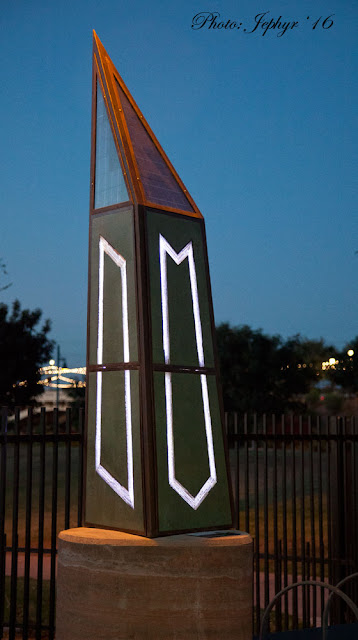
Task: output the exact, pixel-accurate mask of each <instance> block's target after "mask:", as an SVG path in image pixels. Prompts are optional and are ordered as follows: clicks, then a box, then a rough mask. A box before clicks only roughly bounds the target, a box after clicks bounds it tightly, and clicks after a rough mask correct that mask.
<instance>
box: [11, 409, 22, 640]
mask: <svg viewBox="0 0 358 640" xmlns="http://www.w3.org/2000/svg"><path fill="white" fill-rule="evenodd" d="M19 422H20V410H19V408H18V407H17V408H16V409H15V423H14V436H15V442H14V465H13V492H12V535H11V546H12V551H11V594H10V621H9V640H15V633H16V605H17V560H18V544H19V541H18V518H19V462H20V452H19V449H20V442H19V428H20V427H19Z"/></svg>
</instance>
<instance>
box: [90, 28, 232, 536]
mask: <svg viewBox="0 0 358 640" xmlns="http://www.w3.org/2000/svg"><path fill="white" fill-rule="evenodd" d="M115 81H117V82H118V83H119V85H120V87H121V90H122V91H123V92H124V93H125V96H126V98H127V99H128V100H129V102H130V104H131V106H132V108H133V109H134V110H135V113H136V115H137V116H138V118H140V120H141V122H142V123H143V126H144V127H145V130H146V132H147V134H148V135H149V136H150V139H151V141H152V142H153V144H154V145H155V147H156V149H157V151H158V152H159V153H160V155H161V158H162V159H163V160H164V162H165V164H166V166H167V167H168V169H169V170H170V172H171V174H172V176H173V177H174V178H175V180H176V183H177V184H178V185H179V187H180V189H181V190H182V191H183V193H184V194H185V197H186V199H187V200H188V203H189V204H190V206H191V207H192V211H186V210H182V209H176V208H173V207H166V206H163V205H161V204H157V203H153V202H149V201H147V200H146V197H145V191H144V188H143V185H142V182H141V178H140V173H139V170H138V166H137V162H136V158H135V154H134V149H133V145H132V143H131V139H130V134H129V130H128V128H127V124H126V121H125V117H124V114H123V110H122V105H121V104H120V100H119V94H118V92H117V90H116V88H115V86H114V85H115ZM92 82H93V85H92V127H91V188H90V230H89V279H88V315H87V318H88V319H87V392H86V430H85V455H84V501H83V504H84V505H85V504H86V475H87V469H86V467H87V424H88V404H89V403H88V388H89V385H88V380H89V374H90V373H95V372H99V371H123V370H137V371H138V372H139V399H140V441H141V468H142V496H143V523H144V527H143V530H133V529H130V528H125V527H120V530H122V531H126V532H128V533H133V534H139V535H144V536H147V537H156V536H158V535H161V536H162V535H172V534H178V533H185V532H188V531H193V532H194V531H202V530H203V528H202V527H198V528H190V529H188V528H185V527H183V528H182V529H176V530H170V531H160V530H159V515H158V478H157V452H156V433H155V425H156V418H155V402H154V372H160V371H161V372H165V371H170V372H173V373H175V372H178V373H191V374H193V375H198V374H205V375H210V377H211V378H213V379H214V378H215V384H216V388H217V391H218V397H219V410H220V415H221V426H222V438H223V442H224V450H225V460H226V471H227V482H228V492H229V501H230V509H231V520H230V521H229V522H225V523H221V524H220V525H213V526H210V527H205V530H208V531H209V530H217V529H228V528H231V527H232V526H233V497H232V493H231V481H230V478H229V468H228V451H227V445H226V436H225V433H224V420H223V407H222V401H221V390H220V381H219V375H218V356H217V351H216V344H215V339H213V349H214V366H209V367H207V366H205V367H199V366H186V365H180V364H179V365H178V364H177V365H165V364H163V363H158V362H153V353H152V314H151V298H150V274H149V247H148V234H147V216H148V214H150V211H154V212H155V211H156V212H160V211H163V213H164V212H165V213H166V214H167V215H169V216H173V217H174V218H178V217H179V218H180V219H183V217H184V218H186V219H187V220H188V221H194V220H195V222H196V223H197V224H199V226H200V232H201V238H202V244H203V251H204V271H205V281H206V288H207V294H208V303H209V316H210V328H211V335H212V337H214V335H215V324H214V315H213V307H212V299H211V287H210V275H209V265H208V258H207V248H206V237H205V223H204V219H203V216H202V214H201V213H200V211H199V209H198V208H197V206H196V204H195V202H194V201H193V199H192V198H191V196H190V195H189V194H188V192H187V190H186V189H185V186H184V184H183V183H182V181H181V180H180V178H179V176H178V174H177V173H176V171H175V169H174V167H173V166H172V164H171V163H170V161H169V159H168V158H167V156H166V154H165V153H164V151H163V150H162V148H161V146H160V144H159V142H158V141H157V139H156V137H155V136H154V134H153V132H152V130H151V129H150V127H149V125H148V123H147V122H146V120H145V119H144V118H143V116H142V114H141V112H140V110H139V108H138V107H137V105H136V103H135V102H134V100H133V98H132V96H131V95H130V93H129V91H128V89H127V87H126V86H125V84H124V82H123V80H122V79H121V77H120V76H119V74H118V72H117V70H116V69H115V67H114V65H113V63H112V62H111V61H110V59H109V57H108V55H107V53H106V51H105V49H104V48H103V46H102V44H101V43H100V41H99V39H98V37H97V35H96V34H95V33H94V41H93V77H92ZM97 86H99V87H100V90H101V91H102V93H103V97H104V103H105V105H106V111H107V116H108V121H109V123H110V127H111V130H112V134H113V139H114V141H115V146H116V150H117V154H118V159H119V162H120V165H121V168H122V172H123V175H124V178H125V183H126V186H127V191H128V195H129V197H130V198H131V200H129V201H126V202H122V203H113V205H109V206H106V207H102V208H99V209H95V208H94V204H95V162H96V105H97ZM129 207H132V212H133V221H134V256H135V260H134V262H135V266H134V268H135V282H136V291H135V297H136V318H137V345H138V360H136V361H131V362H112V363H111V362H109V363H108V362H107V363H105V364H92V363H90V361H89V353H90V349H89V345H90V335H91V327H90V308H91V284H92V283H91V244H92V223H93V221H94V220H95V219H97V218H98V217H101V218H102V217H106V216H107V215H110V214H113V213H114V212H117V211H118V212H120V210H121V209H128V208H129ZM83 520H84V522H85V524H86V525H88V526H96V527H101V528H109V527H106V526H103V524H101V523H93V522H88V521H86V516H85V506H84V513H83ZM110 528H115V527H110Z"/></svg>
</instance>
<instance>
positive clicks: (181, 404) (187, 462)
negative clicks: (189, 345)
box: [154, 372, 231, 532]
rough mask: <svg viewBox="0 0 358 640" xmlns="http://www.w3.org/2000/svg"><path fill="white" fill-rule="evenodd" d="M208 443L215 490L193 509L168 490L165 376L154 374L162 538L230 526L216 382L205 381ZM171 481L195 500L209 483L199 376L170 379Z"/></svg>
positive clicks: (185, 375)
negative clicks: (165, 534)
mask: <svg viewBox="0 0 358 640" xmlns="http://www.w3.org/2000/svg"><path fill="white" fill-rule="evenodd" d="M206 380H207V385H208V397H209V407H210V421H211V430H212V438H213V449H214V458H215V469H216V475H217V482H216V484H215V485H214V486H213V487H212V488H211V489H210V491H209V492H208V493H207V495H206V497H205V498H204V500H203V501H202V502H201V504H200V505H199V506H198V507H197V509H194V508H192V506H190V505H189V504H188V503H187V502H186V501H185V500H184V499H183V498H182V496H181V495H179V493H178V492H177V491H176V490H175V489H174V488H173V487H172V486H170V484H169V468H168V445H167V443H168V436H167V414H166V394H165V374H164V373H161V372H156V373H154V393H155V416H156V446H157V469H158V513H159V530H160V531H161V532H169V531H179V530H184V529H196V528H203V529H205V528H209V527H219V526H230V524H231V511H230V498H229V492H228V478H227V473H226V463H225V452H224V445H223V434H222V427H221V419H220V411H219V403H218V393H217V386H216V378H215V376H206ZM171 382H172V397H173V405H172V406H173V433H174V462H175V477H176V479H177V480H178V481H179V482H180V483H181V484H182V485H183V486H184V487H185V488H186V489H187V490H188V491H190V493H192V495H193V496H194V497H195V495H194V494H195V493H196V492H198V491H199V490H200V488H201V487H202V485H203V483H204V482H205V481H206V480H207V479H208V478H209V476H210V470H209V461H208V447H207V441H206V435H205V426H204V418H203V414H204V408H203V397H202V387H201V382H200V376H199V375H196V374H189V373H175V374H171Z"/></svg>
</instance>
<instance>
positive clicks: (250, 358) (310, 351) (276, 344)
mask: <svg viewBox="0 0 358 640" xmlns="http://www.w3.org/2000/svg"><path fill="white" fill-rule="evenodd" d="M217 343H218V351H219V360H220V370H221V382H222V388H223V397H224V408H225V410H226V411H239V412H246V411H257V412H265V413H269V412H282V411H287V410H296V411H297V410H304V409H305V404H304V401H303V399H302V397H303V396H304V395H305V394H306V393H307V392H308V391H309V389H310V387H311V386H312V385H313V384H314V383H316V382H318V380H319V377H320V376H321V371H322V370H321V363H322V361H324V359H325V358H327V354H328V353H331V352H332V347H329V346H327V345H325V344H324V342H323V340H307V339H305V338H302V337H301V336H300V335H296V336H293V337H292V338H288V339H287V340H286V341H284V340H283V339H282V338H281V337H280V336H278V335H275V336H268V335H265V334H264V333H262V331H261V330H260V329H259V330H256V331H255V330H253V329H251V328H250V327H248V326H247V325H243V326H239V327H230V325H229V324H227V323H225V324H221V325H219V326H218V327H217Z"/></svg>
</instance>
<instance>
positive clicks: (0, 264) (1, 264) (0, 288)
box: [0, 258, 12, 291]
mask: <svg viewBox="0 0 358 640" xmlns="http://www.w3.org/2000/svg"><path fill="white" fill-rule="evenodd" d="M0 274H1V275H2V276H7V275H8V273H7V271H6V265H5V262H3V260H2V258H0ZM11 284H12V283H11V282H8V284H3V285H1V286H0V291H5V290H6V289H8V288H9V287H11Z"/></svg>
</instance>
